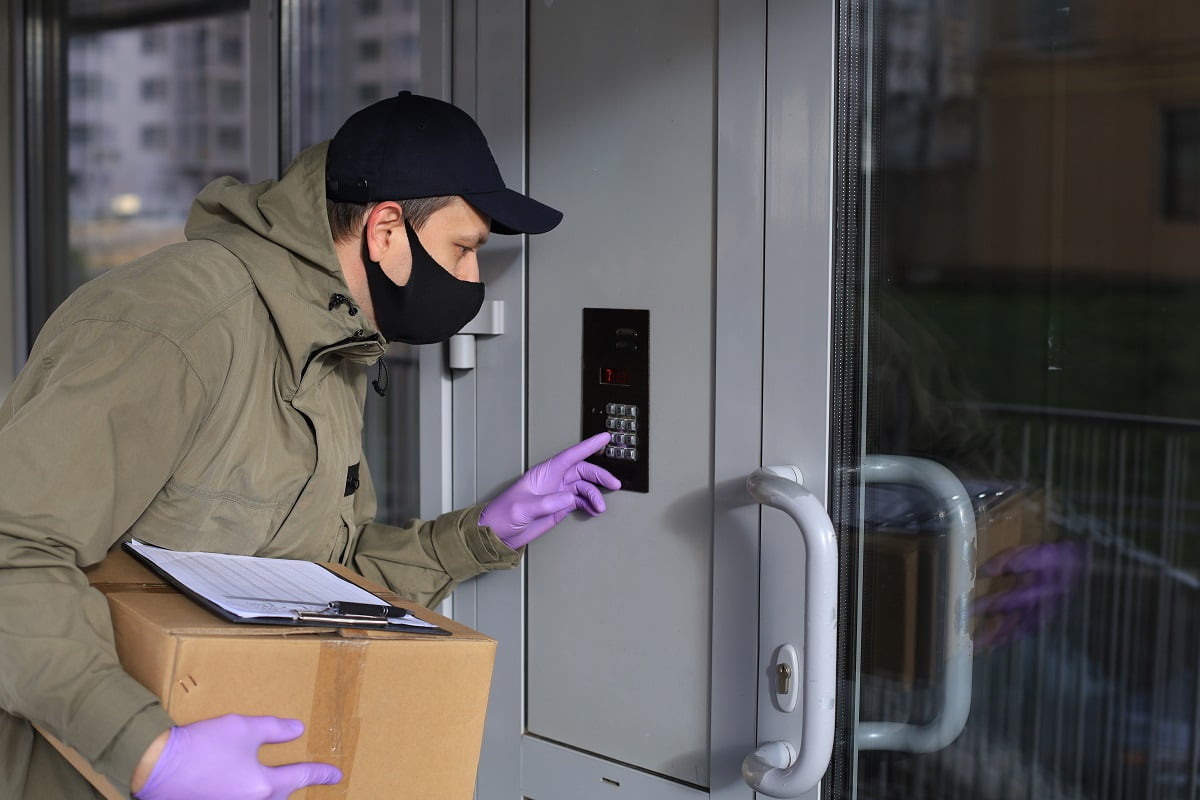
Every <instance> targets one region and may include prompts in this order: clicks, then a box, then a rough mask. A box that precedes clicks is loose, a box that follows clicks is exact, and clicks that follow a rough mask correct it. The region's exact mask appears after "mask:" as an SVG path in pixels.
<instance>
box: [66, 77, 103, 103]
mask: <svg viewBox="0 0 1200 800" xmlns="http://www.w3.org/2000/svg"><path fill="white" fill-rule="evenodd" d="M67 82H68V90H67V91H68V92H69V93H70V94H69V97H70V99H71V100H94V99H96V98H98V97H100V96H101V94H102V93H103V91H104V79H103V78H102V77H101V76H99V75H97V74H95V73H91V72H76V73H73V74H72V75H71V76H70V78H68V81H67Z"/></svg>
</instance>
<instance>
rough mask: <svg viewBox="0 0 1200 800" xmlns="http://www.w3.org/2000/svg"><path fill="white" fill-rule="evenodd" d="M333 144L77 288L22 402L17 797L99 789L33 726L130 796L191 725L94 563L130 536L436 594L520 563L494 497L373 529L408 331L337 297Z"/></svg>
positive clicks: (6, 786) (4, 488) (16, 516)
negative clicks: (497, 531) (328, 166)
mask: <svg viewBox="0 0 1200 800" xmlns="http://www.w3.org/2000/svg"><path fill="white" fill-rule="evenodd" d="M326 147H327V145H326V144H322V145H317V146H315V147H313V148H310V149H309V150H307V151H305V152H304V153H303V154H302V155H301V156H300V157H299V158H298V159H297V160H296V161H295V162H294V163H293V165H292V166H291V167H290V168H289V170H288V171H287V173H286V174H285V175H284V176H283V177H282V178H281V179H280V180H278V181H267V182H264V183H259V184H254V185H248V184H242V183H238V182H236V181H234V180H233V179H229V178H226V179H221V180H218V181H215V182H214V183H212V184H210V185H209V186H208V187H206V188H205V189H204V190H203V192H202V193H201V194H200V195H199V196H198V197H197V200H196V202H195V204H194V207H193V210H192V212H191V215H190V217H189V219H188V222H187V229H186V232H187V238H188V240H189V241H188V242H186V243H182V244H178V245H172V246H168V247H166V248H164V249H162V250H160V251H158V252H155V253H153V254H151V255H148V256H146V257H144V258H142V259H140V260H138V261H136V262H134V263H132V264H130V265H128V266H126V267H124V268H121V269H118V270H114V271H113V272H111V273H108V274H106V275H103V276H101V277H99V278H97V279H96V280H94V281H92V282H90V283H88V284H86V285H85V286H84V287H82V288H81V289H80V290H78V291H77V292H76V293H75V294H74V295H73V296H72V297H70V298H69V299H68V300H67V301H66V302H65V303H64V304H63V305H62V307H61V308H59V309H58V310H57V311H56V313H55V314H54V315H53V316H52V318H51V319H50V320H49V321H48V322H47V324H46V326H45V328H44V330H43V331H42V333H41V335H40V336H39V337H38V340H37V342H36V344H35V346H34V348H33V351H32V353H31V354H30V358H29V361H28V364H27V366H26V368H25V369H24V371H23V372H22V374H21V375H20V376H19V379H18V380H17V382H16V384H15V385H14V386H13V388H12V390H11V391H10V392H9V394H8V396H7V398H6V399H5V400H4V403H3V405H2V406H0V609H3V613H0V709H3V710H2V711H0V797H4V798H23V797H31V798H32V797H36V798H39V799H44V798H51V797H53V798H73V797H92V796H93V793H92V791H91V789H90V788H89V787H88V786H87V784H86V783H85V782H83V781H82V779H81V778H79V777H78V775H77V774H76V773H75V772H74V771H73V770H72V769H71V768H70V767H69V766H67V765H66V763H65V761H63V760H61V759H60V758H59V757H58V756H57V755H56V754H55V753H54V752H53V751H52V750H51V749H50V748H49V746H48V745H47V744H46V742H45V741H44V740H43V739H42V738H41V737H40V736H39V735H37V733H36V732H35V731H34V730H33V728H32V726H31V724H30V723H36V724H37V725H39V726H41V727H42V728H44V729H45V730H46V731H48V732H50V733H52V734H54V735H55V736H57V737H58V738H60V739H62V740H63V741H65V742H67V743H68V744H70V745H72V746H73V747H75V748H76V749H77V750H78V751H79V752H80V753H81V754H82V755H83V756H84V757H85V758H87V759H88V760H89V761H90V762H91V763H92V764H94V765H95V766H96V767H97V768H98V769H99V770H100V771H101V772H103V773H104V774H106V775H107V776H108V777H109V778H110V779H112V780H113V781H114V783H115V784H116V785H117V786H119V787H122V788H123V789H124V790H125V791H128V789H129V780H130V775H131V773H132V771H133V768H134V766H135V764H136V763H137V762H138V759H139V757H141V756H142V755H143V753H144V752H145V751H146V750H147V746H148V745H149V744H150V743H151V741H152V740H154V739H155V738H156V737H158V736H159V735H160V734H162V733H163V732H164V731H165V730H167V729H169V728H170V727H171V725H172V722H171V719H170V718H169V717H168V716H167V714H166V712H165V711H164V709H163V708H162V706H161V705H160V704H159V703H158V702H157V700H156V699H155V698H154V697H153V696H152V695H151V694H150V693H149V692H148V691H147V690H146V689H144V688H143V687H142V686H141V685H139V684H138V683H137V682H136V681H134V680H133V679H132V678H131V677H129V676H128V675H127V674H126V673H125V672H124V671H123V670H122V669H121V667H120V665H119V664H118V662H117V659H116V656H115V653H114V645H113V640H112V632H111V623H110V619H109V615H108V609H107V606H106V602H105V600H104V598H103V597H102V596H101V595H100V594H99V593H98V592H96V591H93V590H92V589H90V588H89V587H88V584H87V581H86V580H85V578H84V575H83V573H82V572H81V568H82V567H86V566H88V565H91V564H95V563H97V562H99V561H100V560H101V559H103V558H104V556H105V554H106V553H107V552H108V550H109V549H110V548H112V547H113V546H114V545H115V544H117V543H119V542H121V541H123V540H125V539H128V538H129V537H136V538H139V539H142V540H144V541H146V542H150V543H152V544H156V545H161V546H164V547H168V548H174V549H183V550H214V551H221V552H227V553H246V554H257V555H265V556H277V557H286V558H299V559H310V560H317V561H337V562H341V563H343V564H347V565H351V566H352V567H353V568H355V569H356V570H358V571H359V572H361V573H363V574H364V575H366V576H368V577H369V578H372V579H374V580H377V581H379V582H381V583H384V584H386V585H388V586H389V587H391V588H393V589H394V590H396V591H398V592H401V593H403V594H406V595H408V596H409V597H412V598H414V599H416V600H417V601H419V602H421V603H424V604H427V605H428V604H433V603H436V602H437V601H438V600H440V599H441V598H443V597H444V596H446V594H447V593H448V592H449V591H450V590H451V589H452V587H453V586H454V585H455V583H456V582H458V581H461V580H463V579H464V578H468V577H470V576H473V575H476V574H478V573H481V572H484V571H487V570H492V569H501V568H508V567H512V566H514V565H515V564H516V563H517V562H518V560H519V554H518V552H517V551H514V550H513V549H511V548H509V547H508V546H506V545H505V544H504V543H503V541H501V539H499V538H497V536H496V535H494V534H493V533H492V531H491V529H490V528H488V527H481V526H480V525H479V522H478V519H479V514H480V508H479V507H475V508H469V509H466V510H460V511H455V512H452V513H448V514H445V515H443V516H441V517H439V518H437V519H435V520H430V521H414V522H412V523H411V524H410V525H409V526H408V527H406V528H395V527H390V526H385V525H382V524H377V523H375V522H372V517H373V515H374V512H375V495H374V493H373V489H372V486H371V479H370V474H369V472H368V470H367V465H366V463H365V462H364V461H363V458H362V447H361V435H362V408H363V401H364V396H365V392H366V382H367V375H366V370H365V366H366V365H370V364H372V363H374V362H375V361H376V360H377V359H378V358H379V357H380V356H381V355H382V354H383V351H384V346H385V341H384V339H383V337H382V336H381V335H380V334H379V333H378V332H377V331H375V330H374V329H372V327H371V324H370V322H369V321H368V320H366V319H364V317H365V316H366V315H365V314H359V313H356V312H357V309H355V308H354V306H353V304H350V303H346V302H338V298H339V297H341V298H344V297H345V296H346V295H347V294H349V291H348V287H347V285H346V282H345V280H344V278H343V275H342V272H341V270H340V269H339V264H338V260H337V257H336V256H335V251H334V245H333V243H332V241H331V235H330V227H329V222H328V219H327V216H326V196H325V193H326V175H325V156H326ZM355 465H358V470H359V476H360V480H359V482H358V486H357V489H356V490H355V485H354V481H350V482H348V480H347V477H348V474H349V473H350V472H351V471H352V470H353V468H354V467H355Z"/></svg>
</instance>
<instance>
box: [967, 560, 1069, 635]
mask: <svg viewBox="0 0 1200 800" xmlns="http://www.w3.org/2000/svg"><path fill="white" fill-rule="evenodd" d="M1083 558H1084V555H1083V546H1082V544H1081V543H1079V542H1077V541H1063V542H1046V543H1041V544H1025V545H1018V546H1017V547H1010V548H1009V549H1007V550H1004V551H1001V552H1000V553H997V554H996V555H994V556H992V557H991V558H990V559H988V560H987V562H986V563H984V564H983V566H981V567H980V569H979V571H980V572H981V573H983V574H984V575H988V576H992V577H995V576H997V575H1015V576H1016V579H1017V583H1016V585H1015V586H1013V587H1012V588H1008V589H1002V590H1000V591H997V592H992V593H991V594H987V595H984V596H983V597H980V598H978V599H977V600H976V601H975V604H974V609H973V610H974V613H975V614H976V615H977V616H978V617H980V618H981V621H985V623H986V624H985V625H984V626H983V627H982V628H981V631H980V633H978V634H977V635H976V636H975V646H976V648H978V649H980V650H987V649H989V648H993V647H1000V646H1002V645H1006V644H1012V643H1013V642H1015V641H1019V640H1020V639H1024V638H1026V637H1028V636H1031V635H1033V634H1035V633H1037V632H1038V631H1040V630H1041V629H1042V627H1043V626H1045V625H1046V623H1048V622H1049V621H1050V620H1052V619H1053V618H1054V617H1055V615H1057V614H1058V611H1059V608H1060V607H1061V606H1062V602H1063V600H1064V599H1065V598H1066V596H1067V594H1068V593H1069V592H1071V590H1072V589H1073V588H1074V586H1075V582H1076V581H1077V580H1078V579H1079V576H1080V573H1081V572H1082V571H1083Z"/></svg>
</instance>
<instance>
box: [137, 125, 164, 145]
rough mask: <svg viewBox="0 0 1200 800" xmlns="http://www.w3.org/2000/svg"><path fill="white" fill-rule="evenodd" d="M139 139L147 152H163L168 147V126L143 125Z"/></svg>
mask: <svg viewBox="0 0 1200 800" xmlns="http://www.w3.org/2000/svg"><path fill="white" fill-rule="evenodd" d="M138 138H139V141H140V142H141V145H142V147H143V148H145V149H146V150H162V149H164V148H166V146H167V126H165V125H143V126H142V130H141V134H140V136H139V137H138Z"/></svg>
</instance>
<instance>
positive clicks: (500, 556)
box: [350, 459, 525, 608]
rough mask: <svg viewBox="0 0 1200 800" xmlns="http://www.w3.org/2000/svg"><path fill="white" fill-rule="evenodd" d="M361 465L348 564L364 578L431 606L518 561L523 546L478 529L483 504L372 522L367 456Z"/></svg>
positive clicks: (373, 506)
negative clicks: (396, 520)
mask: <svg viewBox="0 0 1200 800" xmlns="http://www.w3.org/2000/svg"><path fill="white" fill-rule="evenodd" d="M362 463H363V467H364V475H365V477H364V478H363V482H362V486H361V488H360V490H359V492H358V495H359V496H358V497H357V498H356V509H355V514H356V517H357V518H358V519H360V520H364V521H363V522H362V523H361V524H360V528H359V535H358V539H357V544H356V546H355V548H354V553H353V556H352V561H351V564H350V565H351V566H352V567H353V568H354V569H355V570H357V571H358V572H359V573H360V574H362V575H363V576H364V577H367V578H369V579H371V580H373V581H375V582H376V583H381V584H383V585H384V586H387V587H388V588H389V589H391V590H392V591H393V592H396V593H397V594H401V595H403V596H405V597H407V598H410V599H411V600H414V601H415V602H417V603H420V604H421V605H423V606H425V607H426V608H431V607H433V606H435V605H437V604H438V603H440V602H441V601H442V600H443V599H445V598H446V596H447V595H449V594H450V592H451V591H453V590H454V587H455V586H457V585H458V584H459V583H461V582H462V581H464V580H466V579H467V578H472V577H474V576H476V575H479V574H481V573H484V572H489V571H491V570H498V569H512V568H513V567H515V566H516V565H517V564H519V563H520V561H521V556H522V554H523V553H524V551H525V548H521V549H519V550H513V549H512V548H510V547H509V546H508V545H506V544H504V542H502V541H500V539H499V538H498V537H497V536H496V535H495V534H494V533H492V529H491V528H488V527H480V525H479V513H480V512H481V511H482V510H483V506H482V505H477V506H471V507H469V508H464V509H460V510H457V511H450V512H447V513H445V514H442V515H441V516H439V517H437V518H435V519H431V520H422V519H414V520H410V521H409V522H408V524H406V525H404V526H403V527H397V526H393V525H385V524H383V523H380V522H372V521H370V518H371V517H372V516H373V515H374V513H375V491H374V487H373V485H372V483H371V478H370V473H369V472H367V471H366V470H365V467H366V461H365V459H364V460H363V462H362Z"/></svg>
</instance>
